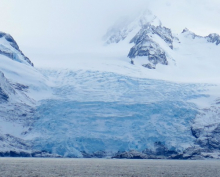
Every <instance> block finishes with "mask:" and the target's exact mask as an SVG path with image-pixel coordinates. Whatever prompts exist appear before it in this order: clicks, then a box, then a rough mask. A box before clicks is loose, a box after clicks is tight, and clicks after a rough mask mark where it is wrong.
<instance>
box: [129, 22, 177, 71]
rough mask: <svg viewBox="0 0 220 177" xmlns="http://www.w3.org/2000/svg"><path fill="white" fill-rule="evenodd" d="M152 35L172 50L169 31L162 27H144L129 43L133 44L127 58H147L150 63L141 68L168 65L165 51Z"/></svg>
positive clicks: (171, 37)
mask: <svg viewBox="0 0 220 177" xmlns="http://www.w3.org/2000/svg"><path fill="white" fill-rule="evenodd" d="M154 35H156V36H158V37H159V38H161V39H162V40H163V41H164V42H165V43H166V44H167V45H168V46H169V47H170V49H173V39H174V37H173V35H172V32H171V30H170V29H168V28H166V27H163V26H153V25H150V24H148V25H144V26H143V27H142V28H141V29H140V31H139V32H138V33H137V34H136V35H135V36H134V37H133V38H132V39H131V41H130V43H134V44H135V45H134V47H132V48H131V50H130V52H129V54H128V57H129V58H136V57H141V56H147V57H148V61H149V62H150V63H146V64H143V65H142V66H144V67H146V68H149V69H155V66H156V65H157V64H158V63H160V64H163V65H168V60H167V56H166V52H165V50H164V49H163V48H162V47H161V46H160V45H159V44H158V43H157V41H155V39H154V37H153V36H154Z"/></svg>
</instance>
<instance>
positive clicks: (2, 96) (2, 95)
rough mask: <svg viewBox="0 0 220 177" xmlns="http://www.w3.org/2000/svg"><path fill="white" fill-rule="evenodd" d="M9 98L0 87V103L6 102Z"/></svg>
mask: <svg viewBox="0 0 220 177" xmlns="http://www.w3.org/2000/svg"><path fill="white" fill-rule="evenodd" d="M8 98H9V96H8V95H7V94H6V93H5V92H4V91H3V90H2V88H1V87H0V103H1V102H2V101H8Z"/></svg>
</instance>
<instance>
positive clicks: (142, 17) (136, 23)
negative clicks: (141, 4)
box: [104, 10, 162, 44]
mask: <svg viewBox="0 0 220 177" xmlns="http://www.w3.org/2000/svg"><path fill="white" fill-rule="evenodd" d="M148 25H153V26H161V25H162V23H161V21H160V20H159V19H158V18H157V17H156V16H155V15H153V14H152V13H151V11H149V10H145V11H143V12H141V13H140V14H139V15H138V16H136V17H130V18H121V19H120V20H118V21H117V22H116V23H115V24H114V25H113V27H111V28H110V29H109V30H108V31H107V33H106V35H105V36H104V40H105V41H106V43H107V44H111V43H118V42H120V41H123V40H124V39H125V38H126V37H127V36H128V34H129V33H131V32H132V31H133V30H135V29H141V28H143V27H144V26H148Z"/></svg>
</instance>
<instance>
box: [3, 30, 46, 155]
mask: <svg viewBox="0 0 220 177" xmlns="http://www.w3.org/2000/svg"><path fill="white" fill-rule="evenodd" d="M0 62H1V65H0V156H1V155H2V156H4V155H7V156H10V155H11V156H22V155H25V154H26V153H30V152H32V150H31V145H30V144H29V143H28V142H26V141H25V140H24V139H23V136H24V135H25V134H26V133H27V132H28V131H30V129H31V127H32V124H33V122H34V113H35V109H36V106H37V100H38V99H37V98H40V97H39V92H41V93H40V94H44V93H47V92H48V90H49V89H48V86H47V85H46V84H45V82H44V81H43V80H45V78H44V76H43V75H42V74H41V73H40V72H38V70H36V69H35V68H34V67H33V63H32V62H31V61H30V60H29V59H28V58H27V57H26V56H25V55H24V54H23V53H22V51H21V50H20V49H19V46H18V45H17V43H16V42H15V40H14V39H13V38H12V37H11V36H10V35H9V34H6V33H3V32H0ZM41 97H42V96H41ZM19 154H22V155H19Z"/></svg>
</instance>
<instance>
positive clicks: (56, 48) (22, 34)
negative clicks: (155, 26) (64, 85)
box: [0, 0, 220, 65]
mask: <svg viewBox="0 0 220 177" xmlns="http://www.w3.org/2000/svg"><path fill="white" fill-rule="evenodd" d="M0 7H1V11H0V22H1V23H0V31H4V32H6V33H9V34H11V35H12V36H13V37H14V38H15V40H16V41H17V43H18V45H19V46H20V48H21V50H22V51H23V52H24V53H25V54H26V55H27V56H28V57H29V58H30V59H31V60H32V61H33V62H34V63H35V64H36V65H38V62H39V61H40V58H44V59H46V58H51V57H54V56H56V54H57V55H62V54H71V53H77V52H82V51H85V52H87V51H91V50H92V48H93V47H94V46H95V45H96V44H97V43H98V42H99V41H100V40H101V38H102V36H103V35H104V34H105V32H106V31H107V29H108V28H109V27H111V26H112V25H113V24H114V22H115V21H117V20H118V19H119V18H121V17H123V16H127V15H129V16H131V15H133V14H137V13H138V12H139V11H142V10H144V9H150V10H151V11H152V12H153V13H154V14H155V15H156V16H158V18H159V19H160V20H161V21H162V23H163V25H164V26H166V27H170V28H172V29H173V31H174V32H176V33H180V32H181V31H182V30H183V28H185V27H187V28H188V29H190V30H191V31H194V32H196V33H197V34H200V35H208V34H209V33H211V32H216V33H219V34H220V1H219V0H0ZM54 54H55V55H54ZM41 62H42V61H41Z"/></svg>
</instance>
